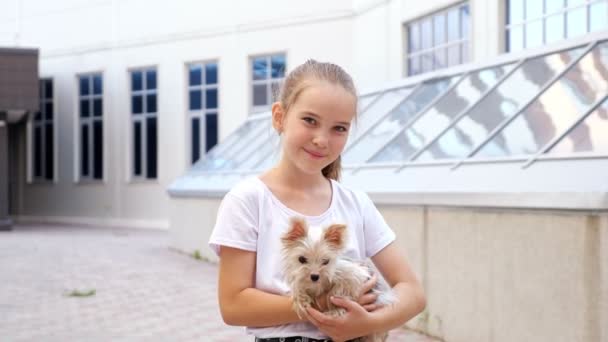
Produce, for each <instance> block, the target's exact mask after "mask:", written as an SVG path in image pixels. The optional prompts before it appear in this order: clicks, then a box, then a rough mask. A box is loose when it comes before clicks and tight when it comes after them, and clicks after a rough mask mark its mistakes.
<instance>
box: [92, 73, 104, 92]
mask: <svg viewBox="0 0 608 342" xmlns="http://www.w3.org/2000/svg"><path fill="white" fill-rule="evenodd" d="M101 89H102V81H101V75H94V76H93V95H101Z"/></svg>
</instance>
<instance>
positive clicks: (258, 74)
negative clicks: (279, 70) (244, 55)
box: [252, 57, 268, 80]
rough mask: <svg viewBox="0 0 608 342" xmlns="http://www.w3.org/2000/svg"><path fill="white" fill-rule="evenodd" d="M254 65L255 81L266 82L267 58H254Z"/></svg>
mask: <svg viewBox="0 0 608 342" xmlns="http://www.w3.org/2000/svg"><path fill="white" fill-rule="evenodd" d="M252 65H253V79H254V80H265V79H267V78H268V66H267V65H266V57H258V58H254V59H253V61H252Z"/></svg>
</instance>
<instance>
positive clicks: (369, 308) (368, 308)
mask: <svg viewBox="0 0 608 342" xmlns="http://www.w3.org/2000/svg"><path fill="white" fill-rule="evenodd" d="M363 308H364V309H365V311H367V312H372V311H375V310H377V309H378V305H376V304H368V305H363Z"/></svg>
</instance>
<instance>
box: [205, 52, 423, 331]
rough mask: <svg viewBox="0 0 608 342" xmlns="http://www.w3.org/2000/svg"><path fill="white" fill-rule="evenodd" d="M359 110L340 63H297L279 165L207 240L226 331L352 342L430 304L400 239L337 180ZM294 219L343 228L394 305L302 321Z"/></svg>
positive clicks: (240, 190) (247, 183)
mask: <svg viewBox="0 0 608 342" xmlns="http://www.w3.org/2000/svg"><path fill="white" fill-rule="evenodd" d="M356 112H357V96H356V90H355V87H354V84H353V81H352V79H351V77H350V76H349V75H348V74H347V73H346V72H345V71H344V70H342V69H341V68H340V67H339V66H337V65H334V64H330V63H319V62H316V61H313V60H310V61H307V62H306V63H304V64H302V65H300V66H298V67H297V68H296V69H294V70H293V71H292V72H291V73H290V74H289V75H288V76H287V77H286V79H285V81H284V83H283V86H282V89H281V91H280V94H279V101H278V102H276V103H274V104H273V105H272V125H273V127H274V129H275V130H276V131H277V132H278V134H279V135H280V136H281V137H282V147H283V149H282V150H283V154H282V156H281V159H280V161H279V162H278V164H277V165H276V166H275V167H274V168H272V169H270V170H268V171H267V172H265V173H263V174H262V175H260V176H259V177H251V178H248V179H246V180H244V181H242V182H241V183H239V184H237V185H236V186H235V187H234V188H233V189H232V190H231V191H230V192H229V193H228V194H227V195H226V196H225V197H224V199H223V200H222V203H221V205H220V208H219V211H218V217H217V221H216V225H215V227H214V229H213V233H212V234H211V238H210V241H209V244H210V247H211V248H212V249H214V250H215V252H216V253H218V255H219V257H220V263H219V290H218V292H219V304H220V311H221V314H222V317H223V319H224V321H225V322H226V324H229V325H239V326H247V331H248V332H249V333H251V334H253V335H255V336H256V341H261V342H264V341H268V342H270V341H305V340H306V339H303V337H306V338H308V341H315V340H316V339H319V340H325V339H327V338H331V339H332V340H333V341H346V340H349V339H353V338H356V337H359V336H363V335H367V334H369V333H371V332H374V331H388V330H390V329H393V328H395V327H399V326H401V325H403V324H404V323H405V322H406V321H408V320H409V319H410V318H412V317H414V316H415V315H416V314H418V313H419V312H421V311H422V310H423V309H424V307H425V305H426V304H425V298H424V294H423V290H422V288H421V286H420V284H419V283H418V281H417V280H416V277H415V275H414V274H413V272H412V270H411V269H410V266H409V265H408V263H407V261H406V259H405V257H404V256H403V255H402V254H401V251H400V249H399V247H398V246H397V245H396V244H395V234H394V233H393V232H392V230H391V229H390V228H389V227H388V226H387V224H386V223H385V221H384V219H383V218H382V216H381V215H380V213H379V212H378V210H377V209H376V207H375V206H374V204H373V203H372V201H371V200H370V199H369V198H368V197H367V195H365V194H364V193H363V192H359V191H353V190H350V189H348V188H346V187H345V186H344V185H342V184H340V183H338V179H339V176H340V153H341V152H342V150H343V149H344V145H345V144H346V140H347V137H348V132H349V130H350V128H351V122H352V121H353V118H354V116H355V114H356ZM294 216H296V217H301V218H304V219H305V220H306V221H307V223H308V225H309V226H311V227H326V226H328V225H330V224H333V223H336V222H341V223H346V225H347V227H348V228H347V229H348V231H349V233H348V236H349V242H348V244H347V248H346V254H347V255H348V256H349V257H351V258H353V259H365V258H371V260H372V261H373V262H374V264H375V265H376V267H377V268H378V270H379V271H380V273H381V274H382V275H383V276H384V278H385V279H386V280H387V282H388V283H389V284H390V285H391V286H392V287H393V289H394V291H395V294H396V295H397V297H398V303H397V304H395V305H390V306H385V307H381V308H378V307H376V306H375V305H374V304H373V302H374V301H375V299H376V298H375V296H374V295H372V294H362V295H361V297H360V298H359V300H358V301H357V302H354V301H350V300H347V299H344V298H331V299H330V300H331V301H332V302H333V303H334V304H335V305H337V306H340V307H343V308H345V309H346V310H347V313H346V314H345V315H344V316H342V317H338V318H332V317H329V316H327V315H324V314H323V313H322V312H320V311H317V310H315V309H308V317H305V318H302V319H301V318H299V317H298V316H297V315H296V313H295V311H294V310H293V309H292V303H291V299H290V298H289V296H288V292H289V288H288V287H287V285H286V283H285V282H284V280H283V275H282V265H281V236H282V235H283V234H284V232H285V231H286V230H287V229H288V227H289V220H290V219H291V218H292V217H294ZM311 229H312V228H311ZM375 281H376V279H375V277H374V278H372V280H370V281H369V282H368V283H367V284H366V289H371V288H372V287H373V286H374V284H375ZM279 338H282V339H279Z"/></svg>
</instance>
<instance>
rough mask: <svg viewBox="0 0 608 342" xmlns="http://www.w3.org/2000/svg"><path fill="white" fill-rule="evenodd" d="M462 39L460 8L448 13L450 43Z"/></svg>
mask: <svg viewBox="0 0 608 342" xmlns="http://www.w3.org/2000/svg"><path fill="white" fill-rule="evenodd" d="M459 39H460V13H459V11H458V8H454V9H451V10H449V11H448V41H453V40H459Z"/></svg>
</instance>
